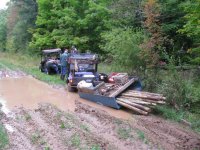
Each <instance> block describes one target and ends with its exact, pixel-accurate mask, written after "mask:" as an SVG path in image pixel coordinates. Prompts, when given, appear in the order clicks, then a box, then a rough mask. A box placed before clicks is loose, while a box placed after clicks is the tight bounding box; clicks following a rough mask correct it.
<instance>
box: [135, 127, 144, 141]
mask: <svg viewBox="0 0 200 150" xmlns="http://www.w3.org/2000/svg"><path fill="white" fill-rule="evenodd" d="M136 132H137V135H138V138H139V139H140V140H142V141H145V134H144V132H143V131H141V130H139V129H137V131H136Z"/></svg>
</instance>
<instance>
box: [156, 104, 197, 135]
mask: <svg viewBox="0 0 200 150" xmlns="http://www.w3.org/2000/svg"><path fill="white" fill-rule="evenodd" d="M154 114H156V115H160V116H161V117H163V118H165V119H169V120H173V121H175V122H181V120H182V119H184V120H186V121H188V122H189V123H191V128H192V129H193V130H194V131H197V132H200V120H199V118H200V114H194V113H190V112H188V111H182V110H179V111H176V110H175V109H173V108H171V107H169V106H156V107H155V109H154Z"/></svg>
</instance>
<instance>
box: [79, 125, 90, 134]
mask: <svg viewBox="0 0 200 150" xmlns="http://www.w3.org/2000/svg"><path fill="white" fill-rule="evenodd" d="M80 128H81V129H83V130H85V131H87V132H89V131H90V129H89V127H88V126H86V125H84V124H81V125H80Z"/></svg>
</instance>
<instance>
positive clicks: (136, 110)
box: [117, 101, 148, 115]
mask: <svg viewBox="0 0 200 150" xmlns="http://www.w3.org/2000/svg"><path fill="white" fill-rule="evenodd" d="M117 103H118V104H120V105H122V106H124V107H126V108H128V109H131V110H133V111H135V112H137V113H139V114H142V115H148V112H146V111H143V110H141V109H138V108H136V107H133V106H130V105H128V104H126V103H124V102H121V101H117Z"/></svg>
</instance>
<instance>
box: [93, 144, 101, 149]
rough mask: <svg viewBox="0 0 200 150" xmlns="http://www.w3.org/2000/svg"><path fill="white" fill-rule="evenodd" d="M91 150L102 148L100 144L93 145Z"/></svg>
mask: <svg viewBox="0 0 200 150" xmlns="http://www.w3.org/2000/svg"><path fill="white" fill-rule="evenodd" d="M91 150H101V147H100V146H99V145H98V144H96V145H92V147H91Z"/></svg>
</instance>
